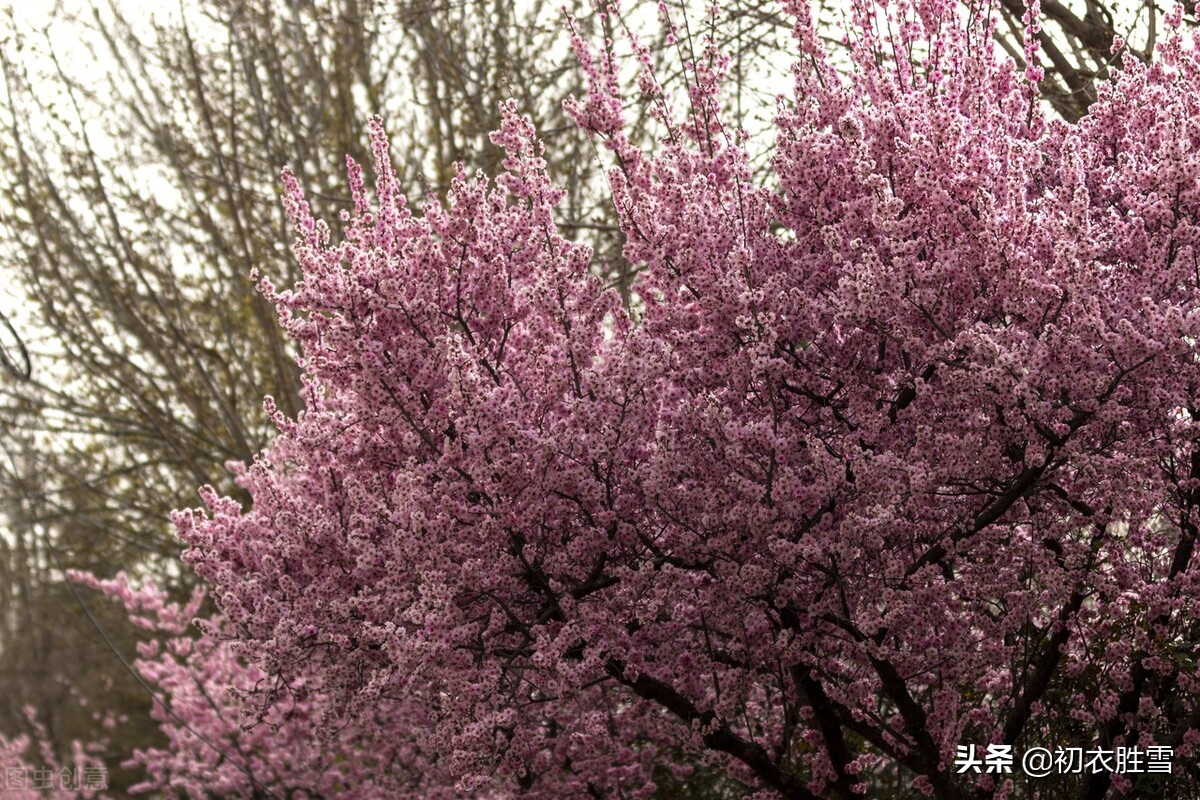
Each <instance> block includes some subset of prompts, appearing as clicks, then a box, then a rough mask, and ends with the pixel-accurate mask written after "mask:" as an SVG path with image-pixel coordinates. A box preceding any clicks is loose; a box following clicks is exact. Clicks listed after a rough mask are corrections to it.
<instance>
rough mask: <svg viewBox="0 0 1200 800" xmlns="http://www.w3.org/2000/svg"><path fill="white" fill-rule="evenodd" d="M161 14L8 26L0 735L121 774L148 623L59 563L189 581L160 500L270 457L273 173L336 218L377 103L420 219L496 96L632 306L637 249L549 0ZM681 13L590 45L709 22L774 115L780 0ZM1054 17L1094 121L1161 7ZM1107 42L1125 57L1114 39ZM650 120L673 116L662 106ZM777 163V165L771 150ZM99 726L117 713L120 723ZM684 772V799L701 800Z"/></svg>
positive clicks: (476, 161)
mask: <svg viewBox="0 0 1200 800" xmlns="http://www.w3.org/2000/svg"><path fill="white" fill-rule="evenodd" d="M998 3H999V5H998V11H999V16H1000V23H1001V24H1000V25H999V26H998V28H997V35H998V37H999V38H1000V41H1001V43H1002V45H1003V46H1004V47H1005V49H1006V50H1008V51H1009V52H1010V53H1011V54H1012V55H1013V56H1014V57H1015V58H1017V59H1018V60H1019V59H1020V58H1021V57H1022V56H1021V54H1022V52H1023V50H1022V44H1021V33H1022V30H1023V24H1022V22H1021V17H1022V15H1023V14H1024V4H1023V2H1022V0H998ZM151 7H152V6H149V5H147V6H140V5H137V4H134V3H132V2H124V3H122V2H112V3H109V4H100V5H80V6H69V5H67V4H63V3H59V4H58V5H56V6H55V7H54V8H53V9H52V10H51V11H49V12H48V13H47V14H46V15H45V16H43V17H39V18H37V19H30V18H20V17H19V16H18V15H17V13H16V12H15V11H14V10H12V9H9V10H8V12H7V14H6V16H5V18H4V20H3V21H2V22H0V41H2V46H0V71H2V76H3V90H2V92H0V100H2V103H3V110H2V111H0V257H2V258H3V269H4V273H3V274H4V277H5V279H6V281H7V282H8V283H10V284H11V286H12V287H13V290H12V291H11V292H10V296H11V297H14V298H16V301H15V302H18V303H20V304H21V307H20V308H19V309H15V310H14V315H13V319H14V320H16V322H17V323H18V328H19V330H20V332H21V333H23V334H24V335H25V337H26V338H27V340H28V343H29V355H30V362H31V364H32V374H31V375H28V376H25V375H21V374H13V375H7V374H4V375H3V377H0V447H2V449H3V460H2V462H0V470H2V475H3V478H2V479H0V522H2V523H3V527H4V528H5V529H6V530H5V531H3V532H2V533H0V687H3V689H4V691H3V692H0V733H10V734H11V733H16V732H18V731H19V730H21V729H22V728H23V727H24V726H25V725H26V724H27V723H26V722H25V716H24V712H23V707H24V706H25V705H33V706H35V707H37V708H38V710H39V714H40V719H41V720H42V722H43V723H44V724H45V725H46V726H47V731H48V733H49V735H50V738H51V740H52V742H53V744H54V745H55V746H56V747H57V748H58V749H59V750H60V752H65V751H66V750H67V748H68V745H69V742H70V741H71V740H73V739H81V740H94V739H96V738H98V737H99V736H102V735H108V736H109V738H110V739H111V740H112V746H111V748H110V753H111V754H112V759H111V760H110V768H111V769H112V770H113V772H112V775H113V786H114V788H115V789H116V790H118V791H120V790H121V789H123V788H124V787H125V786H128V785H129V783H130V782H131V781H132V780H134V777H135V776H132V775H129V774H126V773H123V772H121V771H120V769H119V768H118V762H119V760H120V758H121V756H122V754H126V753H128V752H129V751H130V750H131V749H132V748H133V747H138V746H144V745H146V744H148V743H150V742H153V741H154V737H155V735H156V733H155V730H154V728H153V726H151V725H150V724H149V722H148V716H147V714H146V711H147V709H148V707H149V703H150V699H149V697H148V696H147V695H146V694H145V692H144V691H143V690H142V688H141V687H140V686H139V685H138V684H136V683H135V682H134V681H133V679H132V678H131V677H130V676H129V675H128V674H127V672H126V671H125V670H124V668H123V666H122V664H121V663H120V661H119V660H118V659H117V658H115V657H114V656H113V654H112V653H111V652H109V649H108V645H107V644H105V642H104V641H103V639H102V638H101V631H103V635H105V636H107V637H108V639H109V641H110V642H111V644H112V646H113V647H114V648H115V649H116V650H117V651H119V652H123V653H127V654H132V652H133V649H134V645H135V643H136V641H137V636H136V634H135V632H134V631H132V630H131V629H130V627H129V626H128V624H127V623H125V622H124V621H123V620H124V614H123V613H122V612H121V611H120V610H119V609H117V608H115V607H114V606H113V605H112V604H108V603H104V602H101V601H100V599H99V598H97V597H95V596H92V595H90V594H86V593H80V592H77V591H76V590H75V589H74V588H72V587H70V586H68V585H67V584H66V583H64V580H63V571H64V570H65V569H67V568H74V569H85V570H90V571H92V572H94V573H95V574H97V575H99V576H102V577H106V576H110V575H112V574H113V573H115V572H117V571H118V570H125V571H127V572H130V573H133V574H137V575H145V576H154V577H155V578H156V580H158V581H159V582H160V583H165V584H168V585H171V586H173V587H175V588H176V589H177V590H178V591H179V592H181V593H182V592H184V591H186V590H187V589H188V585H189V582H190V580H191V578H190V575H189V574H188V573H187V572H186V571H184V570H182V569H181V568H180V566H179V564H178V561H177V555H178V552H179V548H178V545H177V543H176V541H175V539H174V537H173V536H172V534H171V529H170V524H169V521H168V516H169V513H170V511H171V510H172V509H173V508H177V507H186V506H192V505H195V503H196V494H195V490H196V487H197V486H199V485H202V484H206V483H207V484H213V485H216V486H217V487H218V488H219V489H220V491H222V492H233V491H235V489H234V487H233V486H232V485H231V482H230V481H229V477H228V474H227V473H226V471H225V469H224V466H223V465H224V463H225V462H226V461H228V460H237V461H247V460H250V459H252V458H253V456H254V454H255V453H256V452H257V451H258V450H259V449H260V448H261V447H262V445H263V444H264V443H265V442H266V440H267V439H268V437H269V436H270V435H271V431H272V429H271V426H270V424H269V422H268V421H267V420H266V419H265V416H264V415H263V413H262V412H261V400H262V397H263V396H264V395H268V394H269V395H271V396H273V397H274V398H275V399H276V401H277V403H278V406H279V408H280V409H281V410H283V411H284V412H285V413H287V414H289V415H294V414H295V413H296V412H297V411H298V410H299V409H300V400H299V387H298V371H297V370H296V368H295V365H294V363H293V362H292V357H291V353H290V352H289V350H288V347H287V345H286V343H285V342H284V341H283V338H282V337H281V335H280V331H279V328H278V325H277V324H276V320H275V313H274V310H273V309H272V308H271V307H270V306H269V305H268V304H267V303H266V302H264V301H263V300H262V298H261V297H260V295H259V294H258V293H257V291H256V290H255V288H254V286H253V284H252V282H251V280H250V277H249V276H250V272H251V270H252V269H257V270H258V271H259V272H260V273H261V274H263V275H264V276H267V277H269V278H270V279H271V280H272V281H273V282H275V283H276V284H278V285H290V284H291V283H292V282H293V281H294V280H296V278H297V275H296V267H295V264H294V262H293V260H292V259H291V257H290V254H289V250H288V247H289V245H290V242H291V233H290V230H289V228H288V226H287V224H286V221H285V219H284V215H283V212H282V208H281V206H280V204H279V202H278V188H277V178H278V174H279V169H280V167H282V166H283V165H285V164H290V165H291V166H292V167H293V169H294V170H295V171H296V173H297V176H298V177H299V180H300V182H301V184H302V185H304V186H305V187H306V189H307V190H308V196H309V198H310V200H311V201H312V202H313V204H314V206H315V208H314V212H315V213H316V215H317V216H318V217H323V218H326V219H330V220H332V219H335V218H336V213H337V212H338V211H339V210H340V209H341V208H343V207H346V206H348V205H349V204H350V200H349V198H348V197H346V195H345V190H344V185H345V183H344V179H343V177H342V176H343V175H344V169H343V167H342V164H341V156H342V154H350V155H352V156H354V157H355V158H356V160H358V161H360V162H363V161H365V160H366V159H365V158H364V156H365V153H364V152H363V151H364V147H365V145H366V138H365V135H364V132H365V128H366V122H367V120H368V119H369V118H370V117H371V116H372V115H374V114H380V115H382V116H383V118H384V119H385V121H386V124H387V127H388V129H389V131H390V132H391V134H392V137H393V153H394V155H395V160H396V162H397V169H398V172H399V175H400V177H401V180H402V182H403V184H404V186H405V189H406V192H407V194H408V196H409V198H410V200H411V201H412V202H413V205H414V206H415V207H418V208H419V206H420V204H421V203H422V202H423V201H425V200H427V199H429V198H430V197H432V196H433V195H435V194H437V193H439V192H440V191H441V190H442V189H444V188H445V187H446V186H447V185H448V183H449V180H450V178H451V176H452V174H453V170H454V164H455V163H456V162H461V163H463V164H465V165H466V167H467V168H468V169H469V170H473V169H484V170H488V171H494V170H495V169H496V167H497V160H498V158H499V152H498V150H497V149H496V148H495V147H494V146H492V145H491V144H490V142H489V141H488V138H487V134H488V132H489V131H491V130H492V129H493V128H495V127H496V126H497V123H498V105H499V102H500V101H501V100H502V99H504V98H507V97H510V96H511V97H516V98H517V99H518V100H519V102H520V104H521V107H522V110H523V111H524V113H527V114H529V115H530V116H531V117H532V118H533V120H534V122H535V124H536V126H537V128H538V130H539V131H540V132H541V134H542V136H543V137H544V139H545V140H546V141H547V145H548V147H547V152H548V153H549V154H552V157H553V161H552V163H551V164H550V169H551V172H552V174H553V175H554V176H555V178H556V180H557V181H558V183H559V184H560V185H561V186H563V187H564V188H565V189H566V190H567V195H566V198H565V200H564V202H563V205H562V207H561V214H562V218H563V225H564V229H565V230H566V231H568V232H572V233H575V234H577V235H578V237H579V238H580V239H583V240H586V241H588V242H589V243H591V244H593V246H595V248H596V250H597V269H598V270H601V271H602V272H604V273H605V277H606V278H607V279H609V280H610V281H611V282H612V284H613V285H615V286H617V287H618V288H619V289H621V290H622V291H623V293H624V296H625V297H626V299H627V300H629V299H630V297H631V295H630V290H629V286H630V284H631V282H632V278H633V275H634V272H635V266H636V265H630V264H627V263H625V262H624V261H623V260H622V258H621V255H620V250H621V242H620V240H619V238H617V235H616V233H615V226H614V225H613V219H612V212H611V209H610V207H609V205H608V200H607V193H606V187H605V183H604V178H603V172H604V169H605V163H604V160H603V155H602V154H601V153H599V152H597V151H596V150H595V149H594V148H593V146H592V145H591V144H590V143H589V142H588V140H587V139H586V137H584V136H582V135H580V134H579V133H578V132H577V131H576V130H575V128H574V126H573V125H572V124H571V122H570V121H569V119H568V118H567V116H566V115H565V114H564V113H563V111H562V105H561V103H562V101H563V99H565V98H566V97H567V96H568V95H570V94H572V93H575V94H581V93H582V83H581V80H580V76H579V72H578V70H577V68H576V66H575V62H574V58H573V57H572V56H571V55H570V53H569V50H568V49H567V47H566V37H565V34H564V31H563V25H562V20H563V18H562V15H561V12H560V11H559V8H558V6H557V5H556V4H553V3H550V2H548V1H547V0H531V2H523V3H520V4H517V3H514V2H510V1H509V0H424V1H421V0H398V1H397V0H387V1H382V0H381V2H370V1H369V0H237V1H235V0H195V1H194V2H187V3H181V4H180V7H179V8H178V9H174V10H170V11H164V10H161V9H155V11H154V13H153V14H150V13H149V12H148V11H147V9H148V8H151ZM666 9H667V11H666V14H667V20H666V24H665V25H664V24H655V18H656V15H657V12H656V9H655V8H654V6H653V5H651V4H643V5H641V6H635V7H632V8H630V9H628V10H627V14H628V15H629V16H627V17H625V18H624V19H622V18H620V17H615V16H613V15H606V14H598V13H596V12H595V11H594V10H593V9H592V8H591V7H590V6H589V5H587V4H585V3H582V2H578V0H577V2H576V7H575V8H574V9H573V13H574V14H575V15H576V16H577V17H578V18H579V20H580V23H579V24H580V26H581V28H582V31H583V33H584V34H585V36H590V37H602V36H606V35H607V36H611V37H612V38H614V39H618V40H619V39H620V37H621V32H620V30H619V27H620V26H621V25H622V24H628V25H630V26H631V27H633V28H637V29H639V33H641V35H642V36H643V37H644V38H649V37H651V36H653V37H655V40H656V44H654V46H653V48H652V49H653V52H654V53H655V55H656V58H658V59H659V61H660V63H659V68H658V73H657V74H659V75H660V76H665V78H666V80H665V82H666V83H667V85H668V90H670V88H671V83H672V82H674V83H675V84H676V85H678V83H679V82H680V81H681V80H682V76H683V74H684V70H683V68H682V65H683V63H685V62H686V61H687V60H688V59H690V58H694V53H695V52H697V51H698V49H699V44H698V41H699V39H701V38H702V37H704V36H706V35H708V36H712V37H714V38H715V39H716V40H717V42H718V44H719V46H720V47H721V48H722V49H723V50H724V51H725V52H727V53H729V54H730V56H731V64H730V71H731V86H730V92H729V96H728V103H729V104H730V106H731V108H732V110H733V112H734V118H735V119H738V120H740V122H741V124H742V125H743V126H744V127H745V128H746V129H747V130H748V131H750V133H751V134H753V133H754V132H755V131H756V130H759V129H762V128H764V127H765V124H764V123H766V122H767V121H769V118H770V116H771V115H772V114H773V108H774V102H775V99H774V98H775V96H776V94H778V93H780V92H786V91H787V89H788V85H787V74H788V65H789V63H790V56H789V53H788V42H789V39H788V34H789V31H790V28H791V24H792V22H791V18H790V16H789V15H788V14H787V13H786V12H785V11H784V10H783V9H782V8H780V7H778V6H776V5H775V4H773V3H766V2H763V1H762V0H735V2H733V3H732V4H731V5H730V6H729V7H727V8H726V9H724V11H723V13H722V15H721V17H720V18H719V21H718V23H717V24H716V26H715V27H711V28H710V27H708V23H707V20H708V19H709V15H708V14H707V11H706V9H705V7H704V5H703V4H701V3H688V2H687V0H684V4H683V5H680V3H679V2H676V1H673V2H670V3H668V4H667V6H666ZM819 13H820V14H821V18H822V20H823V21H824V22H825V23H826V27H827V29H828V30H829V35H830V37H832V38H834V39H836V38H838V37H840V36H841V33H840V32H839V30H838V29H839V25H843V26H844V25H845V24H846V23H845V19H846V17H847V16H849V11H848V9H847V7H846V5H845V4H843V3H840V2H835V0H822V4H821V5H820V7H819ZM1042 13H1043V31H1042V33H1041V34H1040V42H1041V45H1042V48H1043V52H1044V57H1043V62H1044V64H1045V66H1046V67H1047V73H1048V74H1047V80H1046V83H1045V84H1044V87H1043V91H1044V96H1045V99H1046V101H1047V102H1049V103H1051V104H1052V105H1053V107H1054V108H1055V109H1056V110H1057V111H1058V112H1059V114H1060V115H1061V116H1062V117H1063V118H1065V119H1067V120H1069V121H1075V120H1077V119H1079V118H1080V117H1081V116H1082V115H1083V114H1084V113H1086V109H1087V107H1088V105H1089V104H1090V102H1091V101H1092V99H1094V97H1095V90H1094V84H1095V82H1096V81H1098V80H1104V79H1105V78H1106V77H1107V75H1108V70H1109V69H1110V68H1111V66H1112V65H1113V64H1114V63H1115V60H1116V59H1119V58H1121V57H1130V56H1132V57H1136V58H1142V59H1149V58H1150V57H1151V56H1152V52H1153V49H1154V45H1155V42H1156V40H1157V37H1158V35H1159V31H1160V30H1161V28H1162V21H1161V16H1162V14H1163V13H1164V9H1163V8H1162V7H1160V6H1157V5H1155V4H1153V3H1151V2H1148V0H1147V1H1146V2H1143V1H1142V0H1123V1H1122V2H1116V1H1113V2H1105V3H1101V2H1095V1H1094V0H1084V1H1083V2H1075V1H1074V0H1062V1H1061V2H1060V0H1044V2H1043V3H1042ZM659 22H660V23H661V21H659ZM672 24H673V25H675V26H676V27H677V28H678V30H679V36H678V37H677V41H676V43H675V44H673V45H668V44H667V39H666V37H665V33H664V31H665V27H667V26H669V25H672ZM643 28H645V29H646V30H649V31H653V33H649V32H646V30H643ZM1114 35H1120V36H1122V37H1123V38H1125V39H1126V40H1127V41H1129V42H1130V46H1129V49H1128V50H1127V51H1126V53H1127V54H1129V55H1122V54H1118V55H1115V56H1114V55H1113V53H1112V52H1111V47H1110V46H1111V43H1112V40H1113V36H1114ZM648 43H649V42H648ZM629 66H630V67H631V68H632V67H633V66H634V65H632V64H630V65H629ZM631 109H632V110H633V112H634V113H637V111H638V109H639V106H638V105H637V103H636V102H634V103H633V104H632V106H631ZM641 123H642V126H641V128H640V130H641V131H642V133H643V135H645V136H653V135H655V131H654V130H653V128H652V127H651V126H650V123H649V121H648V119H646V118H645V115H644V113H643V118H642V120H641ZM752 149H753V147H752ZM757 152H758V153H759V157H760V163H762V164H765V163H766V160H767V159H768V158H769V155H770V151H769V149H768V148H767V147H765V146H764V147H762V148H760V149H759V150H758V151H757ZM13 332H14V333H15V332H16V331H13ZM6 352H8V351H7V350H6ZM18 372H21V370H18ZM18 378H26V379H24V380H18ZM81 599H82V600H83V602H84V603H87V604H88V611H89V612H90V613H91V614H93V615H94V616H95V623H97V624H98V625H97V624H94V623H93V621H92V620H90V619H89V617H88V614H87V613H85V611H84V609H83V607H82V606H81V604H80V602H79V601H80V600H81ZM98 628H99V630H98ZM81 701H82V702H83V703H85V704H86V705H81ZM105 718H111V720H112V721H115V722H116V724H115V726H113V727H112V729H111V730H110V731H107V732H106V731H105V730H104V728H103V726H102V724H101V723H102V722H103V720H104V719H105ZM123 720H127V721H123ZM668 783H669V786H664V796H672V797H688V796H691V797H695V796H699V795H698V794H697V793H696V792H697V791H698V789H697V788H696V786H692V785H689V784H688V783H687V782H683V783H682V784H681V783H679V782H668ZM712 791H713V792H714V793H715V794H717V795H720V794H726V795H728V794H736V793H737V792H736V789H735V788H731V787H725V788H724V789H720V788H713V789H712Z"/></svg>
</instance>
